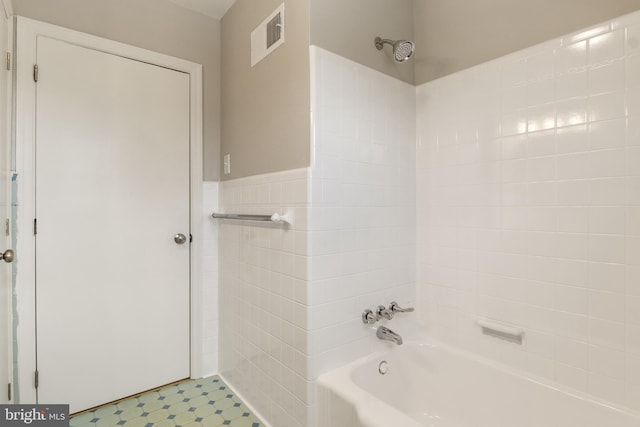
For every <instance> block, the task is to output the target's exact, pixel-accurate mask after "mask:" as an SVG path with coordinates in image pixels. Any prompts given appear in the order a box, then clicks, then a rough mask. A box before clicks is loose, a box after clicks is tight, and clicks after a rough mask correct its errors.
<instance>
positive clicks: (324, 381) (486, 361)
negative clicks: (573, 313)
mask: <svg viewBox="0 0 640 427" xmlns="http://www.w3.org/2000/svg"><path fill="white" fill-rule="evenodd" d="M386 347H387V348H385V349H381V350H378V351H375V352H373V353H371V354H368V355H366V356H363V357H361V358H359V359H356V360H355V361H353V362H350V363H347V364H345V365H343V366H340V367H337V368H335V369H333V370H331V371H328V372H326V373H323V374H322V375H320V376H319V377H318V380H317V384H318V385H319V386H320V385H322V386H323V387H324V388H326V389H328V390H330V391H331V392H333V393H335V394H337V395H338V396H340V397H341V398H343V399H344V400H345V401H347V402H350V403H351V404H352V405H353V406H354V408H355V411H356V413H357V415H358V417H359V419H360V420H363V421H368V422H371V423H372V425H377V423H380V422H395V423H397V422H398V421H399V420H398V416H399V415H398V414H400V415H402V417H403V418H402V419H403V424H402V425H403V426H406V427H424V425H423V424H421V423H419V422H417V421H416V420H415V419H414V418H411V417H410V416H408V415H406V414H405V413H403V412H402V411H400V410H398V409H396V408H395V407H394V406H392V405H391V404H389V403H387V402H385V401H384V400H382V399H380V398H378V397H377V396H375V395H374V394H371V393H369V392H368V391H367V390H366V389H365V388H363V387H360V386H359V385H358V384H357V383H356V382H355V381H354V378H353V373H354V371H355V370H356V369H357V368H360V367H363V366H365V365H367V364H375V362H377V361H379V360H381V359H384V357H385V355H387V354H389V353H390V352H393V351H394V350H396V351H397V350H401V351H404V350H405V349H406V348H407V347H410V348H418V349H419V350H418V351H421V350H422V349H424V348H439V349H443V350H444V351H449V352H451V353H453V354H454V355H457V356H460V357H462V358H464V359H468V360H470V361H472V362H475V363H478V364H480V365H483V366H487V367H489V368H491V369H495V370H497V371H499V372H502V373H505V374H508V375H512V376H515V377H517V378H518V379H521V380H524V381H526V382H529V383H533V384H534V385H537V386H540V387H544V388H545V389H549V390H551V391H555V392H559V393H563V394H566V395H568V396H570V397H573V398H576V399H580V400H583V401H587V402H590V403H593V404H595V405H598V406H601V407H604V408H606V409H608V410H611V411H613V412H615V413H618V414H620V415H622V416H629V417H631V418H633V419H637V420H638V421H639V422H640V411H636V410H634V409H632V408H629V407H626V406H623V405H619V404H616V403H614V402H611V401H608V400H605V399H602V398H600V397H598V396H594V395H592V394H589V393H586V392H582V391H580V390H576V389H574V388H571V387H569V386H566V385H563V384H560V383H557V382H555V381H553V380H550V379H547V378H544V377H541V376H537V375H535V374H533V373H530V372H527V371H524V370H521V369H518V368H515V367H513V366H509V365H507V364H506V363H504V362H500V361H496V360H493V359H490V358H488V357H486V356H483V355H480V354H476V353H473V352H471V351H469V350H466V349H463V348H460V347H457V346H454V345H451V344H447V343H444V342H441V341H438V340H436V339H433V338H431V337H428V338H425V337H421V339H420V340H415V339H411V340H407V341H405V343H404V344H403V345H402V347H400V348H396V346H395V345H394V346H391V345H390V344H389V345H386ZM403 347H404V348H403ZM335 384H340V387H339V388H338V389H336V387H335ZM372 401H373V402H374V403H375V404H376V407H377V408H384V410H383V409H380V412H382V413H384V414H377V413H376V417H375V418H374V417H373V416H372V415H371V414H370V411H369V409H370V408H371V406H370V405H371V402H372ZM365 403H366V407H365ZM388 412H391V413H390V414H389V413H388ZM381 416H383V418H380V417H381ZM405 420H406V421H405Z"/></svg>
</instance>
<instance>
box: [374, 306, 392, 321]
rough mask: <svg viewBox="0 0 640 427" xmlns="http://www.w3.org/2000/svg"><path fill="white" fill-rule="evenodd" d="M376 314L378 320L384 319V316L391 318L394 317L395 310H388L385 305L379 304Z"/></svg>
mask: <svg viewBox="0 0 640 427" xmlns="http://www.w3.org/2000/svg"><path fill="white" fill-rule="evenodd" d="M376 316H377V317H378V320H380V319H382V318H383V317H384V318H385V319H388V320H391V319H393V311H391V310H387V309H386V308H385V306H384V305H379V306H378V308H377V309H376Z"/></svg>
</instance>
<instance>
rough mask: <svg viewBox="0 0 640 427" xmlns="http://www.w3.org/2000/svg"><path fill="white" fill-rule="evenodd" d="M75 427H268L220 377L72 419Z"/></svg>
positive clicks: (153, 392)
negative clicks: (265, 426)
mask: <svg viewBox="0 0 640 427" xmlns="http://www.w3.org/2000/svg"><path fill="white" fill-rule="evenodd" d="M70 426H71V427H121V426H122V427H217V426H231V427H264V424H262V423H261V422H260V420H258V418H257V417H256V416H255V415H253V414H252V413H251V411H250V410H249V409H248V408H247V407H246V406H245V404H244V403H242V401H241V400H240V399H239V398H238V397H237V396H236V395H235V394H234V393H233V392H232V391H231V390H230V389H229V387H227V385H226V384H225V383H224V382H223V381H222V380H221V379H220V377H218V376H213V377H209V378H203V379H200V380H191V381H186V382H183V383H180V384H176V385H172V386H168V387H166V388H163V389H160V390H157V391H151V392H149V393H145V394H143V395H140V396H138V397H132V398H130V399H126V400H123V401H120V402H118V403H115V404H112V405H107V406H103V407H101V408H98V409H96V410H95V411H91V412H83V413H80V414H78V415H76V416H74V417H72V418H71V421H70Z"/></svg>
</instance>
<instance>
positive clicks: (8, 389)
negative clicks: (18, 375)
mask: <svg viewBox="0 0 640 427" xmlns="http://www.w3.org/2000/svg"><path fill="white" fill-rule="evenodd" d="M7 401H9V402H11V383H9V384H7Z"/></svg>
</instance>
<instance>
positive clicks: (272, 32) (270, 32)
mask: <svg viewBox="0 0 640 427" xmlns="http://www.w3.org/2000/svg"><path fill="white" fill-rule="evenodd" d="M281 28H282V19H281V14H280V13H278V14H277V15H276V16H274V17H273V19H272V20H271V21H269V22H268V23H267V49H269V48H270V47H271V46H272V45H273V44H274V43H275V42H277V41H278V40H280V37H281V34H282V32H281Z"/></svg>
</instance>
